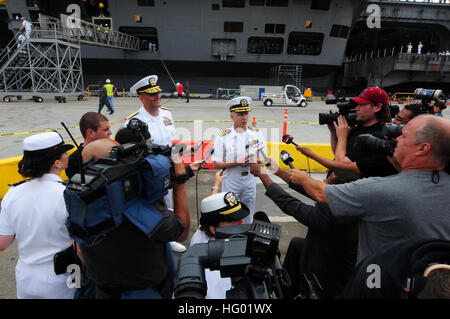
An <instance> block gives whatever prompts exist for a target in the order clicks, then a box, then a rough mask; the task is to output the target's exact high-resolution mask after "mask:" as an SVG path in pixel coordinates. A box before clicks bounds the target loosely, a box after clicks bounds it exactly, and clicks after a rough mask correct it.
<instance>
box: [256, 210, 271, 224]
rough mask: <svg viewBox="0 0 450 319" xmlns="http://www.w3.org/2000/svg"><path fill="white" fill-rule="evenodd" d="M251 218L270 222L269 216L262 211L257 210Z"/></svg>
mask: <svg viewBox="0 0 450 319" xmlns="http://www.w3.org/2000/svg"><path fill="white" fill-rule="evenodd" d="M253 219H256V220H259V221H261V222H266V223H270V219H269V216H267V214H266V213H264V212H262V211H258V212H256V213H255V214H254V215H253Z"/></svg>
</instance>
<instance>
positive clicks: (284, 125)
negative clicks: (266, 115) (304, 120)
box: [283, 108, 288, 136]
mask: <svg viewBox="0 0 450 319" xmlns="http://www.w3.org/2000/svg"><path fill="white" fill-rule="evenodd" d="M287 118H288V109H287V108H286V110H285V111H284V123H283V136H284V135H286V132H287Z"/></svg>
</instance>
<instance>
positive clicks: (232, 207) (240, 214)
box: [200, 192, 250, 226]
mask: <svg viewBox="0 0 450 319" xmlns="http://www.w3.org/2000/svg"><path fill="white" fill-rule="evenodd" d="M201 213H202V216H201V217H200V225H203V226H209V225H216V224H218V223H219V222H230V221H236V220H241V219H243V218H245V217H247V216H248V214H250V211H249V209H248V208H247V206H245V205H244V204H243V203H241V202H239V201H238V199H237V197H236V195H235V194H234V193H232V192H222V193H218V194H214V195H210V196H208V197H206V198H205V199H204V200H202V204H201Z"/></svg>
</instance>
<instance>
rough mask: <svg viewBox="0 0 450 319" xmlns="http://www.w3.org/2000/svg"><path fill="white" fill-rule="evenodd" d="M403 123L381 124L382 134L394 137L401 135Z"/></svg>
mask: <svg viewBox="0 0 450 319" xmlns="http://www.w3.org/2000/svg"><path fill="white" fill-rule="evenodd" d="M403 127H405V125H396V124H386V125H385V126H383V135H384V136H387V137H389V138H392V139H395V138H397V137H399V136H400V135H402V130H403Z"/></svg>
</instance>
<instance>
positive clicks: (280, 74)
mask: <svg viewBox="0 0 450 319" xmlns="http://www.w3.org/2000/svg"><path fill="white" fill-rule="evenodd" d="M270 78H271V80H272V83H273V85H281V86H284V85H287V84H290V85H295V86H296V87H298V88H299V89H300V90H301V91H303V88H302V66H301V65H277V66H274V67H272V68H271V69H270Z"/></svg>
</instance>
